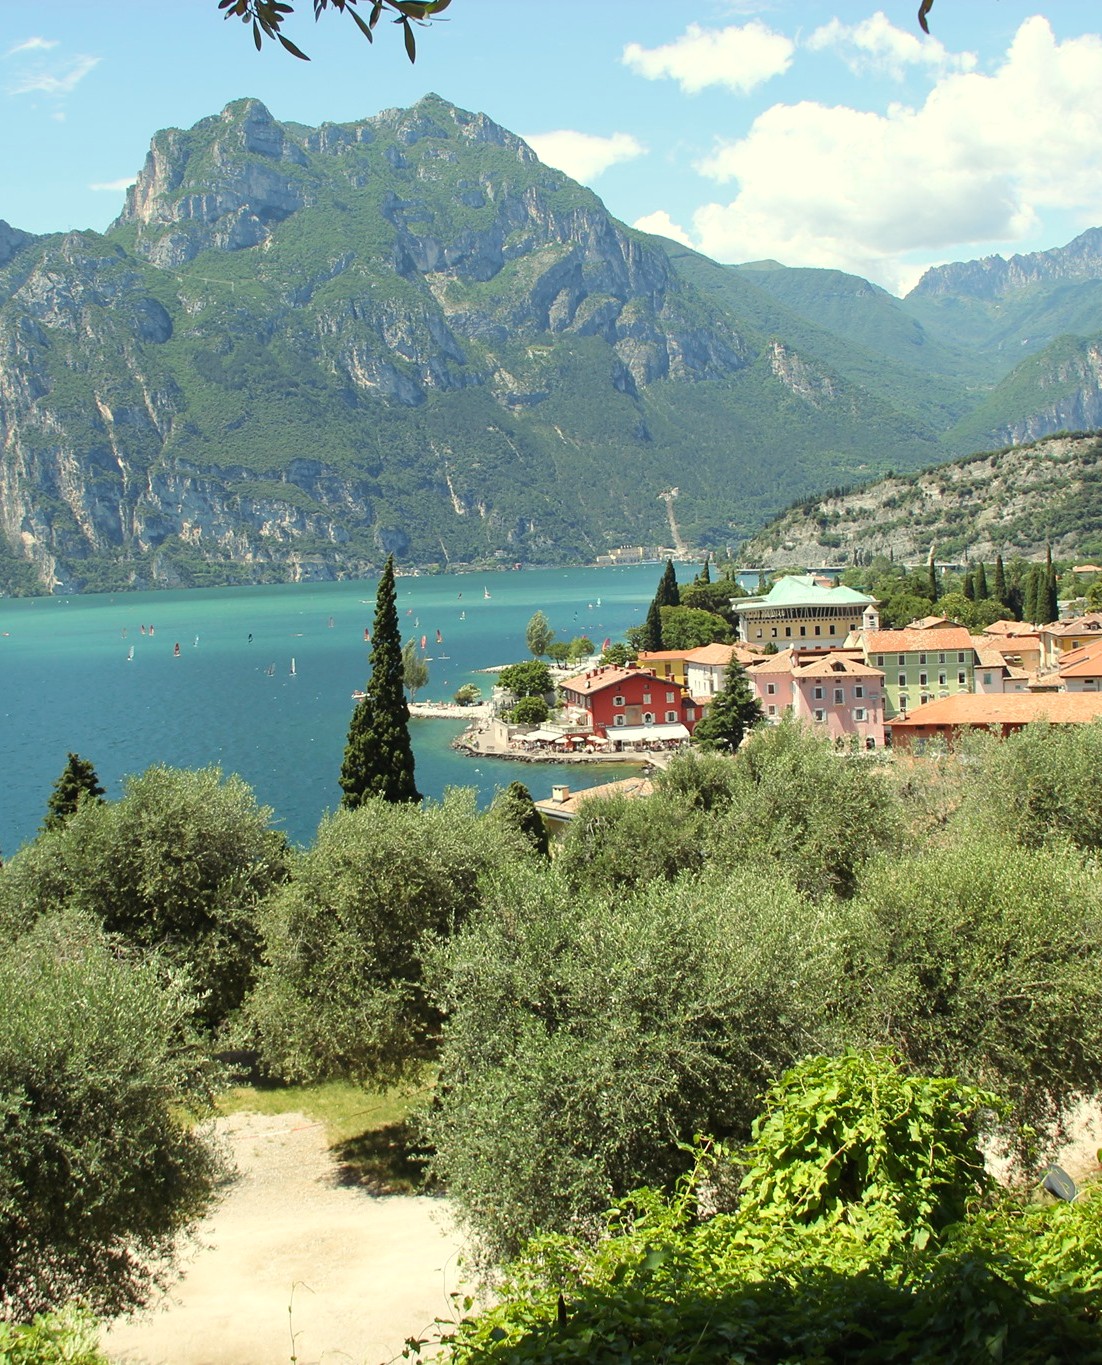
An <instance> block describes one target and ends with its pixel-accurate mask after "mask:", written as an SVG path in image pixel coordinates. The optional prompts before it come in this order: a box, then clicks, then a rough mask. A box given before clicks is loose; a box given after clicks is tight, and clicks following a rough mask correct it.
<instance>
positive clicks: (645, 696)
mask: <svg viewBox="0 0 1102 1365" xmlns="http://www.w3.org/2000/svg"><path fill="white" fill-rule="evenodd" d="M643 705H644V706H649V705H650V693H649V692H644V693H643Z"/></svg>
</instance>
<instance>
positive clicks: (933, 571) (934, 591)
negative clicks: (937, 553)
mask: <svg viewBox="0 0 1102 1365" xmlns="http://www.w3.org/2000/svg"><path fill="white" fill-rule="evenodd" d="M927 567H928V569H929V580H930V601H931V602H936V601H937V599H938V598H939V597H940V596H941V590H940V588H939V587H938V582H937V565H936V564H935V563H934V557H933V555H932V554H931V555H930V562H929V564H928V566H927Z"/></svg>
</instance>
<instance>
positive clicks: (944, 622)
mask: <svg viewBox="0 0 1102 1365" xmlns="http://www.w3.org/2000/svg"><path fill="white" fill-rule="evenodd" d="M959 625H960V622H959V621H954V620H952V619H951V618H950V617H948V616H923V617H922V619H921V620H920V621H912V622H911V624H910V629H911V630H936V629H938V627H940V626H959Z"/></svg>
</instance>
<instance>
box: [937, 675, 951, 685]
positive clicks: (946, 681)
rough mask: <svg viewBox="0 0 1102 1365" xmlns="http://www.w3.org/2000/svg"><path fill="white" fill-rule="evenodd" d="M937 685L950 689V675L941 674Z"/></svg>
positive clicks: (938, 676)
mask: <svg viewBox="0 0 1102 1365" xmlns="http://www.w3.org/2000/svg"><path fill="white" fill-rule="evenodd" d="M937 685H938V687H948V686H949V675H948V673H939V674H938V675H937Z"/></svg>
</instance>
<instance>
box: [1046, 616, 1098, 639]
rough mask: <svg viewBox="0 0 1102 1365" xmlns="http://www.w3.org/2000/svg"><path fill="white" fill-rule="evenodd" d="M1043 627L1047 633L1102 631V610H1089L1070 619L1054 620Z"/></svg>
mask: <svg viewBox="0 0 1102 1365" xmlns="http://www.w3.org/2000/svg"><path fill="white" fill-rule="evenodd" d="M1041 629H1042V630H1043V631H1044V632H1045V634H1046V635H1085V634H1086V633H1087V632H1088V631H1089V632H1091V633H1093V632H1094V631H1102V611H1088V612H1087V613H1086V614H1085V615H1084V616H1075V617H1073V618H1072V619H1071V620H1070V621H1052V622H1050V623H1049V624H1048V625H1047V626H1042V627H1041Z"/></svg>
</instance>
